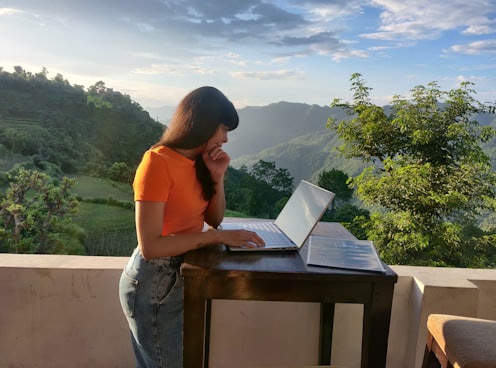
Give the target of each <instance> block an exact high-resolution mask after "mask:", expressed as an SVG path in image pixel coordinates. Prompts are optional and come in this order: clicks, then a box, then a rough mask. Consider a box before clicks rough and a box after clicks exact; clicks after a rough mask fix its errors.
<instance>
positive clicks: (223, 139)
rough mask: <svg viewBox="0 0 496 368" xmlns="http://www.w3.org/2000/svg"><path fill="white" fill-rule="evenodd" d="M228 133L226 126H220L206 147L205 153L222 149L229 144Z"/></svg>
mask: <svg viewBox="0 0 496 368" xmlns="http://www.w3.org/2000/svg"><path fill="white" fill-rule="evenodd" d="M228 132H229V128H228V127H227V126H226V125H224V124H220V125H219V126H218V127H217V130H216V131H215V133H214V135H213V136H212V137H211V138H210V139H209V140H208V142H207V144H206V146H205V151H207V152H210V151H212V150H213V149H215V148H217V147H222V145H223V144H224V143H227V133H228Z"/></svg>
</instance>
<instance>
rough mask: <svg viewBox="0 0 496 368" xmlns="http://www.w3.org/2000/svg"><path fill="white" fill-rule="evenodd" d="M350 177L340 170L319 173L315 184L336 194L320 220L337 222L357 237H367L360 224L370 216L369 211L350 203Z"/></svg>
mask: <svg viewBox="0 0 496 368" xmlns="http://www.w3.org/2000/svg"><path fill="white" fill-rule="evenodd" d="M349 181H350V177H348V175H347V174H346V173H345V172H343V171H341V170H336V169H331V170H330V171H323V172H322V173H320V175H319V179H318V182H317V184H318V185H319V186H320V187H322V188H325V189H328V190H330V191H331V192H334V194H336V197H335V198H334V200H333V201H332V209H331V210H330V211H327V213H326V214H324V216H323V217H322V221H330V222H339V223H341V224H342V225H343V226H344V227H346V229H348V230H349V231H350V232H351V233H352V234H353V235H355V236H356V237H357V238H358V239H364V238H366V237H367V235H366V233H365V230H364V229H363V228H362V224H363V223H364V222H365V220H368V219H369V217H370V213H369V211H367V210H365V209H362V208H359V207H357V206H355V205H353V204H351V203H349V202H350V200H351V198H352V196H353V188H351V187H350V185H349Z"/></svg>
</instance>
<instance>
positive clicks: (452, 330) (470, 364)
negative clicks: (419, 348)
mask: <svg viewBox="0 0 496 368" xmlns="http://www.w3.org/2000/svg"><path fill="white" fill-rule="evenodd" d="M427 331H428V332H427V342H426V347H425V354H424V361H423V364H422V368H439V367H441V368H496V321H492V320H487V319H480V318H469V317H461V316H452V315H447V314H431V315H430V316H429V317H428V319H427Z"/></svg>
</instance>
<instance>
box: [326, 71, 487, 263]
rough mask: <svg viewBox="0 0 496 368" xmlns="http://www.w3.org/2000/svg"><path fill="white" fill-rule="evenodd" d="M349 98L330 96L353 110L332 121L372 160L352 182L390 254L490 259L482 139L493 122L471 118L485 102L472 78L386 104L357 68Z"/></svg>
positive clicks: (416, 258)
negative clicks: (375, 98)
mask: <svg viewBox="0 0 496 368" xmlns="http://www.w3.org/2000/svg"><path fill="white" fill-rule="evenodd" d="M351 82H352V87H351V90H352V91H353V103H342V102H341V101H340V100H334V101H333V102H332V104H331V106H332V107H341V108H344V109H346V111H347V112H348V114H349V116H350V118H349V119H345V120H342V121H337V120H334V119H332V118H330V119H329V121H328V127H330V128H331V129H334V130H335V131H336V132H337V133H338V135H339V137H340V138H341V139H342V140H343V142H344V143H343V145H342V146H341V147H340V150H341V152H342V153H343V154H344V155H345V156H347V157H359V158H362V159H364V160H366V161H367V162H369V163H370V166H369V167H367V168H366V169H364V170H363V172H362V173H361V174H360V175H358V176H357V177H355V178H353V179H352V182H351V184H352V187H353V188H355V189H356V192H357V195H358V197H359V198H360V199H361V200H362V201H363V202H364V203H365V204H367V205H370V206H371V207H374V208H379V209H381V210H376V211H375V212H374V213H373V214H372V215H371V218H370V221H368V222H367V223H366V229H367V236H368V237H369V239H371V240H374V241H375V243H376V245H377V247H378V248H379V250H380V252H381V255H382V257H383V258H384V259H385V260H386V262H389V263H397V264H420V265H422V264H425V265H443V266H445V265H446V266H448V265H449V266H460V267H471V266H474V267H488V266H494V265H495V263H496V260H495V258H494V254H496V252H495V250H496V229H495V228H494V227H493V228H492V229H488V230H486V231H482V230H481V229H479V228H478V226H477V224H476V219H477V218H478V216H479V215H480V214H481V213H482V212H483V211H492V212H494V210H495V209H496V173H495V172H493V171H492V169H491V162H490V158H489V157H488V156H487V155H486V154H485V153H484V152H483V150H482V148H481V144H482V143H484V142H487V141H489V140H490V139H491V138H492V137H493V136H494V135H495V131H494V129H493V128H490V127H487V126H486V127H481V126H480V125H479V123H478V122H477V121H475V120H473V118H474V116H475V114H477V113H485V112H486V113H487V112H490V111H491V109H493V107H492V106H487V104H481V103H480V102H479V101H477V100H476V99H475V98H474V97H473V94H474V93H475V91H473V90H472V89H471V88H470V87H471V83H468V82H465V83H462V84H461V86H460V87H459V88H457V89H453V90H450V91H442V90H440V88H439V86H438V84H437V83H436V82H432V83H430V84H429V85H428V86H427V87H424V86H417V87H415V88H413V89H412V91H411V93H412V97H411V99H410V100H407V99H405V98H402V97H400V96H395V97H394V98H393V100H392V102H391V106H390V107H388V109H384V108H381V107H378V106H376V105H374V104H372V103H371V102H370V98H369V95H370V91H371V88H369V87H367V86H366V85H365V83H364V81H363V79H362V77H361V75H360V74H358V73H356V74H353V75H352V77H351Z"/></svg>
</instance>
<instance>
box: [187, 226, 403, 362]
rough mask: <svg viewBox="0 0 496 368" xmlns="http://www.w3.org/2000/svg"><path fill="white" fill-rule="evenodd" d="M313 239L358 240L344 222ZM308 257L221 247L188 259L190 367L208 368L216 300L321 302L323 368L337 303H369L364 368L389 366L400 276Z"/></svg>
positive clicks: (325, 228)
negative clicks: (317, 261)
mask: <svg viewBox="0 0 496 368" xmlns="http://www.w3.org/2000/svg"><path fill="white" fill-rule="evenodd" d="M245 220H246V219H245ZM246 221H248V220H246ZM313 234H315V235H327V236H332V237H338V238H348V239H349V238H353V235H352V234H351V233H349V232H348V231H347V230H346V229H345V228H344V227H343V226H341V225H340V224H338V223H326V222H321V223H319V224H317V226H316V228H315V229H314V231H313ZM305 252H306V246H304V247H303V248H302V249H301V250H300V252H255V253H234V252H230V251H229V250H227V249H226V248H225V247H224V246H222V245H219V246H216V247H210V248H203V249H199V250H196V251H193V252H190V253H188V254H186V255H185V258H184V263H183V264H182V266H181V274H182V276H183V278H184V331H183V332H184V336H183V341H184V353H183V357H184V367H185V368H199V367H208V353H209V339H210V312H211V301H212V299H232V300H259V301H293V302H315V303H320V305H321V333H320V358H319V360H320V363H319V364H323V365H329V364H330V357H331V345H332V327H333V318H334V303H358V304H363V306H364V307H363V332H362V360H361V362H362V363H361V366H362V368H365V367H368V368H381V367H385V365H386V353H387V344H388V335H389V321H390V316H391V305H392V300H393V290H394V284H395V283H396V281H397V275H396V274H395V273H394V271H392V270H391V269H390V268H389V267H387V266H386V269H387V273H386V274H379V273H373V272H363V271H351V270H342V269H334V268H327V267H315V266H307V265H306V264H305V262H304V261H303V259H305ZM288 285H291V287H288Z"/></svg>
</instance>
